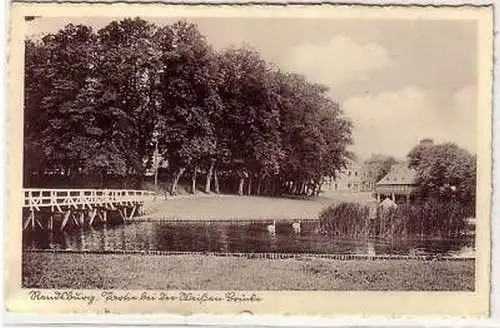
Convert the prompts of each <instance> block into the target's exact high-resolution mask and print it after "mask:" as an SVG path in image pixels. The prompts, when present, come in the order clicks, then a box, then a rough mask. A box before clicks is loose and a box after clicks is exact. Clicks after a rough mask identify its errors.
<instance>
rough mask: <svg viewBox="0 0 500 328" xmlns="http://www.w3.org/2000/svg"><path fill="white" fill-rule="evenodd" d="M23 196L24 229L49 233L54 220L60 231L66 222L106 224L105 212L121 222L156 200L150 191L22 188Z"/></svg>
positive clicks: (77, 224) (154, 194) (90, 224)
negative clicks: (117, 217) (47, 231)
mask: <svg viewBox="0 0 500 328" xmlns="http://www.w3.org/2000/svg"><path fill="white" fill-rule="evenodd" d="M23 193H24V203H23V221H24V222H23V229H24V230H25V229H28V228H31V229H36V228H37V227H38V228H41V229H48V230H53V229H54V228H55V225H54V222H55V221H61V222H60V225H59V229H60V230H64V229H65V228H66V227H67V225H68V224H69V223H72V224H74V225H76V226H79V227H82V226H84V225H85V224H88V225H89V226H92V225H93V224H94V223H95V222H96V220H100V221H101V222H104V223H105V222H107V220H108V213H109V212H114V213H118V214H119V218H120V219H121V220H122V221H123V222H124V221H126V220H129V219H131V218H132V217H133V216H134V215H135V214H137V213H138V212H139V211H140V209H141V206H142V205H144V203H145V202H147V201H152V200H155V199H156V197H157V194H156V193H155V192H154V191H148V190H120V189H24V190H23ZM58 219H59V220H58Z"/></svg>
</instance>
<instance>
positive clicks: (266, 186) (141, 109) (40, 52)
mask: <svg viewBox="0 0 500 328" xmlns="http://www.w3.org/2000/svg"><path fill="white" fill-rule="evenodd" d="M25 76H26V79H25V86H26V87H25V108H24V112H25V133H24V145H25V149H24V151H25V158H26V160H25V167H24V174H25V185H26V186H33V185H36V184H38V185H40V184H42V185H43V183H44V181H47V179H48V178H47V175H48V174H57V175H58V176H64V177H71V178H70V179H69V180H68V181H66V183H67V184H68V186H77V185H78V183H77V181H82V182H81V183H83V184H84V185H85V184H86V183H87V184H88V183H90V182H89V181H92V180H93V179H95V178H96V177H97V179H98V180H99V181H100V185H101V186H102V187H105V186H109V181H110V179H111V177H115V179H116V177H120V178H121V179H122V180H123V181H132V183H134V184H135V185H138V184H139V183H140V182H141V180H142V179H143V178H144V175H145V172H146V171H147V170H148V169H151V168H152V166H153V163H152V160H151V159H152V155H153V151H154V150H155V147H156V146H157V147H158V149H159V153H161V154H162V155H164V156H163V162H164V163H168V165H167V166H168V169H167V170H166V172H163V175H164V176H167V177H168V179H169V180H170V183H169V185H170V186H171V187H170V189H171V190H170V191H171V192H172V193H175V192H176V188H177V184H178V182H179V180H180V179H181V178H182V176H183V174H184V173H185V172H186V173H191V175H192V184H193V187H192V189H193V190H196V182H197V181H199V179H200V175H201V176H203V179H204V181H203V182H204V190H205V191H207V192H210V191H212V190H215V191H217V192H218V191H219V190H220V189H221V188H225V189H226V190H227V191H230V192H238V193H240V194H244V193H245V194H267V195H281V194H285V193H288V194H304V193H309V194H310V193H314V192H318V191H319V186H320V183H321V181H322V178H323V177H325V176H334V175H335V174H336V172H337V171H338V170H339V169H341V168H342V167H344V166H345V163H346V160H347V158H348V157H349V154H348V152H347V151H346V147H347V145H349V144H350V143H351V128H352V125H351V122H350V121H349V120H347V119H346V118H345V117H344V116H343V113H342V110H341V109H340V107H339V105H338V104H337V103H335V102H333V101H332V100H330V99H329V98H328V96H327V92H328V89H327V87H325V86H323V85H319V84H315V83H311V82H309V81H307V80H306V79H305V78H304V77H302V76H299V75H296V74H290V73H287V72H282V71H280V70H279V69H277V68H275V67H273V66H271V65H270V64H269V63H267V62H266V61H265V60H264V59H262V58H261V56H260V55H259V53H258V52H256V51H255V50H253V49H249V48H236V49H225V50H220V51H215V50H214V49H213V48H212V47H211V46H210V44H209V43H208V41H207V40H206V38H205V37H204V36H203V35H201V34H200V32H199V31H198V29H197V27H196V26H195V25H193V24H189V23H186V22H178V23H175V24H172V25H166V26H161V27H159V26H156V25H153V24H150V23H148V22H146V21H144V20H141V19H138V18H137V19H125V20H122V21H119V22H111V23H110V24H108V25H107V26H105V27H104V28H102V29H100V30H99V31H97V32H94V31H93V30H92V29H91V28H90V27H87V26H81V25H79V26H74V25H71V24H70V25H68V26H66V27H65V28H64V29H62V30H60V31H59V32H57V33H55V34H49V35H46V36H44V37H43V38H42V39H41V40H27V41H26V74H25ZM197 173H201V174H198V176H197ZM184 175H185V174H184ZM33 177H38V178H37V179H34V178H33ZM73 177H74V178H73ZM82 177H83V178H82ZM78 179H79V180H78ZM212 182H213V183H212Z"/></svg>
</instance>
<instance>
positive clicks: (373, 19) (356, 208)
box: [11, 6, 492, 303]
mask: <svg viewBox="0 0 500 328" xmlns="http://www.w3.org/2000/svg"><path fill="white" fill-rule="evenodd" d="M332 7H333V8H332V9H331V11H333V12H335V11H336V8H335V6H332ZM361 9H365V8H361ZM366 9H367V12H368V11H369V10H370V9H371V8H366ZM379 9H380V8H379ZM489 9H491V8H480V7H477V8H474V7H468V8H467V7H466V8H462V9H461V8H454V9H453V8H452V9H450V8H448V10H449V11H451V12H452V14H455V15H458V14H460V13H464V15H465V16H466V18H464V19H457V18H456V17H454V18H450V19H448V18H446V16H443V17H442V18H440V17H441V16H439V13H440V9H439V7H436V8H432V9H431V8H428V12H432V11H433V12H435V13H436V14H437V16H431V15H427V16H425V17H421V16H418V15H415V17H411V15H406V16H405V15H401V16H397V15H396V16H395V17H392V16H389V15H387V17H384V16H383V15H371V16H370V15H367V16H366V17H362V16H360V17H357V18H356V17H355V16H352V15H351V16H349V15H346V16H339V17H335V16H331V17H329V16H328V15H324V16H321V17H315V16H314V15H304V16H302V17H301V16H300V15H297V13H300V10H298V11H294V13H296V14H294V15H290V16H287V15H274V16H273V15H272V14H268V15H261V16H258V15H254V16H252V15H247V16H244V15H243V14H240V15H238V16H236V15H234V16H231V15H227V16H224V15H222V14H221V15H216V14H212V15H203V14H199V12H198V14H197V15H191V16H190V15H185V16H182V15H179V16H175V15H172V14H169V15H164V16H163V15H156V16H155V15H154V14H152V13H151V12H148V13H147V14H144V15H141V14H140V13H134V12H133V11H124V12H122V14H120V12H119V11H114V12H112V13H110V14H107V15H100V14H99V12H96V11H94V13H93V14H91V15H89V11H86V12H85V14H82V15H77V14H76V15H75V14H71V15H61V14H57V15H44V14H43V13H41V14H37V13H36V12H35V11H33V13H31V14H23V15H20V19H19V24H21V25H22V26H23V29H22V33H23V36H22V37H23V39H22V52H23V53H22V57H20V58H21V59H20V61H21V62H22V70H21V69H20V73H21V74H22V75H21V76H18V78H19V80H20V82H19V83H20V84H22V89H20V90H21V91H20V93H19V94H20V95H21V94H22V102H19V103H22V107H21V108H19V111H20V113H21V114H19V115H20V116H19V117H20V118H21V120H20V121H19V130H20V132H19V133H18V135H19V136H20V139H19V145H20V146H19V158H22V160H21V162H20V163H19V164H20V166H18V167H11V172H13V174H14V175H16V174H17V175H19V179H20V188H19V190H20V192H19V197H20V201H19V204H20V205H21V206H20V207H21V208H20V209H19V210H18V211H17V212H16V213H18V216H19V218H18V219H17V222H16V223H15V225H16V227H15V228H16V229H17V231H18V234H19V238H20V245H19V248H20V250H19V252H20V259H19V261H18V263H17V265H19V267H20V268H19V273H20V277H19V279H20V284H21V286H20V288H22V289H24V290H26V291H28V297H29V298H30V300H32V301H46V300H51V299H53V300H65V298H66V299H69V300H71V299H75V300H76V299H80V298H85V296H78V295H79V294H78V292H76V291H75V292H68V293H69V294H68V293H67V294H64V295H65V296H64V295H62V294H60V293H57V292H56V293H54V294H47V292H48V291H50V290H53V289H56V290H99V291H106V292H105V293H101V297H103V298H104V299H105V300H110V299H113V300H114V298H115V297H116V300H118V298H120V297H122V296H117V295H118V294H114V291H120V290H130V291H132V292H133V291H137V292H140V291H154V290H162V291H203V292H207V293H204V294H202V296H199V295H200V294H199V293H198V294H196V293H191V292H181V293H179V294H172V295H175V296H171V297H173V298H174V299H173V300H179V301H190V300H196V301H200V300H201V301H213V300H212V299H211V297H212V296H210V294H209V292H210V291H231V292H226V293H225V294H223V298H224V299H225V301H228V298H229V299H231V298H233V299H231V301H233V300H234V301H235V302H236V301H237V302H244V301H248V302H257V301H259V294H258V292H259V291H262V292H266V291H267V292H271V291H284V292H287V291H288V292H293V291H321V292H342V291H344V292H346V291H361V292H468V293H470V294H471V295H475V296H477V295H478V294H476V293H475V292H481V293H482V292H483V291H484V290H483V289H484V288H483V287H484V281H483V282H482V283H481V285H479V283H478V274H480V275H482V276H481V277H482V278H481V279H482V280H485V279H486V280H488V277H487V276H484V274H485V273H484V272H483V271H484V269H486V270H487V267H486V266H487V265H488V264H487V262H488V256H489V255H488V254H489V244H488V240H489V239H488V238H489V237H488V234H489V231H488V230H487V229H488V226H489V220H490V217H489V215H490V214H489V213H490V212H489V210H490V209H489V207H490V192H491V189H490V188H491V186H490V181H489V179H490V172H489V171H490V170H491V168H490V167H489V166H488V165H490V161H491V158H490V157H491V153H490V152H491V150H490V147H491V146H490V141H489V134H491V131H490V130H489V129H490V126H489V125H488V124H489V123H487V124H486V125H485V124H484V122H488V120H490V119H491V107H489V105H490V104H489V103H488V99H490V98H489V97H490V93H491V84H488V83H489V82H490V79H491V74H492V73H491V66H489V65H491V62H490V63H486V64H484V63H481V61H484V60H485V58H486V60H488V58H491V56H492V53H491V52H490V53H489V56H490V57H488V54H487V53H485V50H484V49H486V51H488V50H489V51H491V47H492V45H491V44H489V43H488V39H484V40H486V41H485V42H483V41H482V40H483V39H481V37H482V36H484V33H483V34H482V33H480V32H481V31H482V32H484V29H483V30H481V24H480V22H479V19H477V18H476V19H474V18H471V17H469V18H467V12H472V13H473V14H474V13H475V12H482V13H486V15H483V16H481V17H486V19H483V20H485V21H486V23H487V24H489V23H491V22H490V21H488V18H490V19H491V16H489V15H488V14H489V13H491V10H489ZM339 10H341V11H347V12H350V13H354V12H355V11H356V10H360V8H357V9H356V8H350V7H347V8H341V9H339ZM415 10H417V9H416V8H415ZM467 10H468V11H467ZM360 11H363V10H360ZM188 12H189V11H188ZM239 12H240V13H242V12H241V11H239ZM383 12H384V13H386V12H387V11H383ZM129 13H130V14H129ZM478 17H479V16H478ZM487 32H488V31H487ZM489 33H491V35H492V32H491V31H489ZM490 37H491V36H490ZM490 41H491V40H490ZM481 44H483V45H485V46H484V47H481ZM19 49H21V48H19ZM16 55H17V56H21V54H20V53H18V54H16ZM484 99H486V102H485V101H484ZM481 106H483V107H484V106H486V108H483V109H480V108H482V107H481ZM488 131H489V132H488ZM485 135H486V137H484V136H485ZM16 172H17V173H16ZM481 174H482V175H483V176H484V177H483V178H482V182H481V183H482V184H480V183H479V181H480V180H481V178H480V175H481ZM13 190H14V191H15V190H17V189H13ZM21 195H22V196H21ZM480 224H481V225H482V227H483V228H482V230H481V231H482V233H483V234H484V235H485V236H481V237H479V232H478V231H479V230H478V228H477V227H478V225H480ZM485 229H486V230H485ZM479 238H485V239H483V241H484V242H483V243H482V244H481V245H482V246H478V245H480V243H479ZM483 255H484V257H483V258H482V260H481V265H480V266H479V265H478V261H479V260H478V257H479V256H483ZM487 284H488V282H486V285H487ZM478 286H480V289H481V290H478ZM244 291H255V292H256V293H253V292H245V293H243V292H244ZM486 292H487V291H486ZM72 293H73V294H72ZM127 295H129V294H127ZM130 295H132V294H130ZM143 295H146V294H143ZM196 295H198V296H196ZM123 297H125V296H123ZM127 297H128V296H127ZM131 297H132V296H131ZM151 297H152V298H155V296H151ZM164 297H169V296H165V295H164ZM213 297H214V299H215V300H218V299H217V297H216V296H213ZM191 298H192V299H191ZM120 300H122V299H120ZM134 300H137V299H134ZM221 300H222V299H221ZM313 303H314V302H313Z"/></svg>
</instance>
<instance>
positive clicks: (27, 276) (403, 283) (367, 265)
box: [22, 252, 475, 291]
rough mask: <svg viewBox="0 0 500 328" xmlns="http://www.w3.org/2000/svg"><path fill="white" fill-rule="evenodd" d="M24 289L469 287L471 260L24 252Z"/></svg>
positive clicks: (339, 289)
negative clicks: (264, 257)
mask: <svg viewBox="0 0 500 328" xmlns="http://www.w3.org/2000/svg"><path fill="white" fill-rule="evenodd" d="M22 263H23V265H22V272H23V275H22V282H23V283H22V284H23V287H24V288H72V289H75V288H77V289H146V290H152V289H154V290H165V289H180V290H283V291H287V290H288V291H300V290H303V291H307V290H326V291H346V290H366V291H473V290H474V275H475V274H474V272H475V261H474V260H469V261H444V262H440V261H419V260H371V261H367V260H345V261H338V260H331V259H324V258H287V259H279V260H273V259H261V258H257V259H255V258H254V259H248V258H239V257H213V256H203V255H172V256H168V257H166V256H155V255H137V254H135V255H134V254H128V255H127V254H121V255H116V254H83V253H79V254H76V253H71V254H67V253H51V254H50V253H30V252H24V253H23V261H22Z"/></svg>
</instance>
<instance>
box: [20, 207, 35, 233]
mask: <svg viewBox="0 0 500 328" xmlns="http://www.w3.org/2000/svg"><path fill="white" fill-rule="evenodd" d="M34 217H35V211H34V210H30V214H29V216H28V218H27V219H26V221H25V222H24V225H23V230H26V229H27V228H28V225H29V224H30V223H31V226H32V228H34V227H35V222H34V221H33V218H34Z"/></svg>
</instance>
